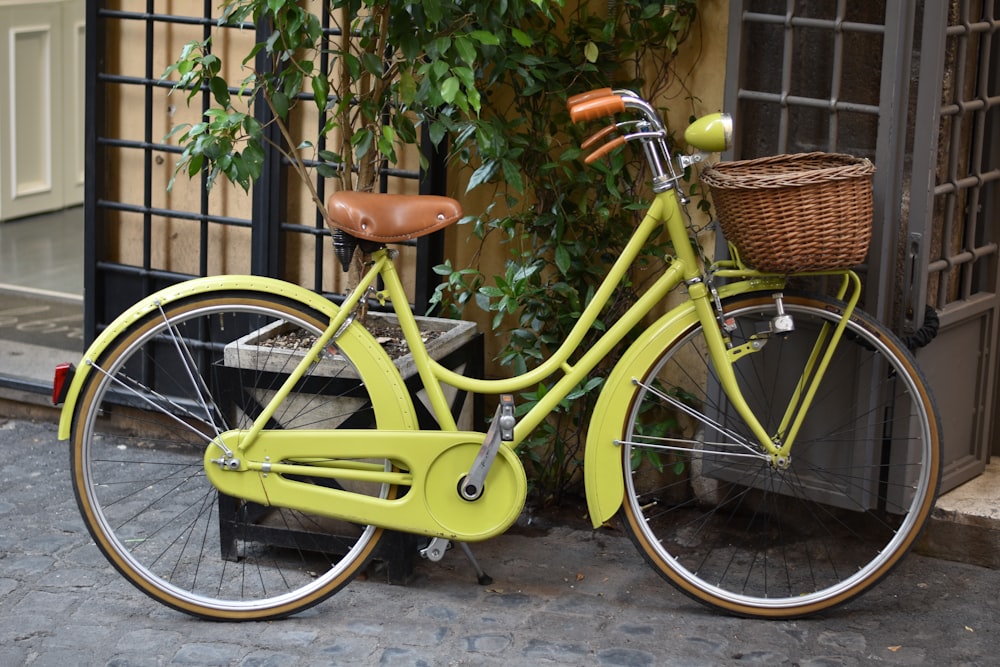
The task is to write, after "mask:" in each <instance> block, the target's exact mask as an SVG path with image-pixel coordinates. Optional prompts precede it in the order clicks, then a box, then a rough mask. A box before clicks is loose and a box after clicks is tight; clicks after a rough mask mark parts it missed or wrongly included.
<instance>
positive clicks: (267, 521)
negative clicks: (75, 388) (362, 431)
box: [71, 290, 406, 620]
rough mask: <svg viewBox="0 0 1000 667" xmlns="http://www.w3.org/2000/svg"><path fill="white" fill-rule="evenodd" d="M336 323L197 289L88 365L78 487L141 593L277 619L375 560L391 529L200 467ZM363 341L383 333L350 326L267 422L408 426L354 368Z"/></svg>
mask: <svg viewBox="0 0 1000 667" xmlns="http://www.w3.org/2000/svg"><path fill="white" fill-rule="evenodd" d="M330 308H331V311H332V309H333V308H334V307H333V306H332V305H331V306H330ZM329 321H330V315H329V313H326V314H324V313H322V312H319V311H317V310H315V309H313V308H311V307H309V306H307V305H306V304H303V303H301V302H300V301H298V300H296V299H293V298H286V297H280V296H277V295H273V294H269V293H266V292H258V291H252V290H232V291H222V292H206V293H196V294H194V295H192V296H189V297H186V298H183V299H180V300H177V301H173V302H170V303H167V304H165V305H163V306H161V307H160V309H159V310H154V311H153V312H151V313H149V314H148V315H146V316H145V317H143V318H142V319H139V320H138V321H136V322H135V323H134V324H133V325H131V326H130V327H129V328H128V329H127V330H125V331H124V332H123V333H121V334H120V335H119V336H118V337H117V338H115V339H114V340H113V341H112V342H111V343H110V344H109V345H108V346H107V347H106V348H105V350H104V352H103V353H101V355H100V356H99V358H97V359H94V360H93V367H92V368H91V369H90V371H89V376H88V378H87V380H86V383H85V385H84V386H83V388H82V390H81V393H80V397H79V399H78V401H77V405H76V412H75V415H74V419H73V426H72V431H71V459H72V461H71V462H72V469H73V482H74V490H75V492H76V497H77V501H78V504H79V506H80V510H81V513H82V515H83V519H84V521H85V522H86V524H87V527H88V528H89V530H90V532H91V534H92V535H93V537H94V540H95V542H96V543H97V545H98V547H100V549H101V550H102V551H103V552H104V554H105V555H106V556H107V558H108V559H109V560H110V561H111V563H112V564H113V565H114V566H115V567H116V568H117V569H118V570H119V571H120V572H121V573H122V574H123V575H124V576H125V577H126V578H127V579H128V580H129V581H131V582H132V583H133V584H135V585H136V586H137V587H138V588H140V589H141V590H142V591H144V592H145V593H147V594H149V595H150V596H152V597H153V598H155V599H157V600H159V601H160V602H162V603H164V604H166V605H168V606H170V607H173V608H175V609H179V610H181V611H184V612H187V613H190V614H193V615H196V616H201V617H205V618H211V619H218V620H260V619H269V618H276V617H280V616H286V615H288V614H292V613H294V612H297V611H300V610H302V609H305V608H307V607H309V606H311V605H314V604H316V603H318V602H319V601H321V600H323V599H324V598H326V597H327V596H329V595H331V594H332V593H334V592H335V591H337V590H339V589H340V588H341V587H342V586H344V585H345V584H347V583H348V582H349V581H350V580H351V578H352V577H353V576H354V574H355V573H356V572H357V571H358V569H359V568H360V567H362V566H363V565H364V564H365V562H366V560H367V559H368V558H369V557H370V556H371V555H372V552H373V550H374V549H375V546H376V544H377V543H378V541H379V537H380V536H381V534H382V531H381V529H379V528H376V527H374V526H368V525H360V524H356V523H352V522H347V521H333V520H330V519H327V518H323V517H321V516H317V515H314V514H309V513H307V512H299V511H293V510H288V509H283V508H274V507H264V506H261V505H257V504H254V503H251V502H247V501H244V500H240V499H238V498H231V497H227V496H223V495H221V494H219V492H218V491H217V490H216V489H215V487H214V486H213V485H212V484H211V483H210V482H209V480H208V478H207V477H206V474H205V468H204V464H203V456H204V453H205V449H206V446H208V445H209V443H210V442H211V441H212V440H213V439H214V438H215V437H216V436H218V435H219V434H220V433H223V432H225V431H227V430H229V429H237V428H247V427H248V426H249V425H250V423H251V422H252V421H253V420H254V419H255V418H256V417H257V416H258V415H260V414H261V411H262V410H263V408H264V406H265V405H266V404H267V403H268V401H269V400H270V399H271V397H272V396H273V395H274V392H275V390H276V388H277V387H278V386H279V385H280V384H281V382H283V381H284V380H285V379H286V378H287V377H288V373H289V372H290V370H291V369H292V368H293V367H294V365H295V363H297V362H298V360H299V359H301V358H302V356H301V355H302V352H303V351H304V350H307V349H308V348H309V346H310V345H311V344H312V342H313V340H314V336H316V335H318V334H319V333H321V332H322V331H323V330H324V329H325V328H326V326H327V324H328V323H329ZM366 345H375V342H374V340H371V337H370V336H367V338H366V336H365V335H364V334H363V332H360V331H357V330H356V329H355V328H354V327H352V328H351V329H349V330H348V331H347V332H346V333H345V334H344V335H343V336H342V337H341V339H340V340H338V342H337V348H336V349H335V350H334V349H332V348H328V352H329V354H328V355H325V356H324V358H323V359H322V360H321V361H320V362H319V363H315V364H313V365H312V366H311V367H310V369H309V371H308V374H307V375H306V376H305V377H304V378H302V380H301V381H300V382H299V384H298V385H296V387H295V389H294V390H293V393H292V394H291V395H290V396H289V397H288V398H287V399H286V400H285V401H284V402H283V403H282V404H281V406H280V407H279V409H278V410H277V411H276V412H275V413H274V415H273V417H272V418H271V420H270V422H269V423H268V425H267V428H272V429H296V428H309V429H318V428H329V429H332V428H375V427H378V426H383V427H389V428H403V427H404V425H405V423H406V421H405V418H404V417H402V416H401V411H403V410H404V408H403V407H401V406H400V405H399V404H398V403H397V402H395V401H393V400H391V399H390V398H388V397H391V396H393V395H396V393H397V392H395V391H393V389H392V388H391V387H389V386H387V385H386V382H389V381H388V380H386V375H385V374H383V375H382V376H381V377H362V373H361V372H359V370H358V364H357V363H356V362H357V360H358V359H359V358H360V357H361V356H363V355H366V354H370V353H369V352H368V351H367V350H366V349H365V346H366ZM375 375H377V374H375ZM376 398H378V400H373V399H376ZM314 463H315V462H314ZM368 463H369V464H375V465H379V466H382V467H384V468H385V469H389V467H390V464H389V463H388V462H387V461H384V460H382V461H370V462H368ZM304 479H305V478H304ZM311 479H313V480H317V478H315V477H314V478H311ZM313 483H326V484H337V482H333V481H326V482H324V481H322V480H318V481H314V482H313ZM348 484H351V483H348V482H343V486H341V487H340V488H344V487H346V486H347V485H348ZM348 490H350V491H354V492H357V493H364V494H369V495H373V496H377V497H391V496H390V494H392V493H394V492H395V489H394V488H393V487H390V486H388V485H384V484H376V483H360V482H359V483H353V484H351V488H349V489H348Z"/></svg>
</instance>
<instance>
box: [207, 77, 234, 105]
mask: <svg viewBox="0 0 1000 667" xmlns="http://www.w3.org/2000/svg"><path fill="white" fill-rule="evenodd" d="M208 87H209V89H210V90H211V91H212V96H213V97H214V98H215V101H216V102H217V103H218V105H219V106H221V107H222V108H223V109H228V108H229V84H227V83H226V80H225V79H223V78H222V77H221V76H213V77H212V78H211V79H209V81H208Z"/></svg>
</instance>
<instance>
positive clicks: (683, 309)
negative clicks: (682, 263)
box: [583, 278, 783, 528]
mask: <svg viewBox="0 0 1000 667" xmlns="http://www.w3.org/2000/svg"><path fill="white" fill-rule="evenodd" d="M782 285H783V282H782V281H781V280H780V279H777V278H774V279H771V278H755V279H752V280H743V281H739V282H736V283H732V284H730V285H724V286H722V287H720V288H719V290H718V292H719V296H720V297H722V298H725V297H730V296H734V295H737V294H744V293H746V292H752V291H760V290H765V289H767V290H770V289H776V290H779V289H781V287H782ZM697 322H698V315H697V313H695V309H694V303H693V302H691V301H685V302H684V303H682V304H681V305H679V306H677V307H676V308H674V309H673V310H671V311H670V312H668V313H667V314H665V315H663V316H662V317H661V318H660V319H658V320H657V321H656V322H654V323H653V324H652V325H651V326H650V327H649V328H648V329H646V330H645V331H644V332H643V333H642V335H640V336H639V338H638V339H637V340H636V341H635V342H634V343H633V344H632V345H631V346H630V347H629V348H628V350H626V351H625V354H623V355H622V358H621V359H620V360H619V361H618V363H617V364H616V365H615V367H614V369H612V371H611V375H609V376H608V379H607V381H606V382H605V383H604V388H603V389H602V390H601V395H600V396H599V397H598V399H597V404H596V405H595V406H594V412H593V415H592V416H591V419H590V427H589V431H588V433H587V447H586V450H585V452H584V465H583V476H584V483H585V486H586V492H587V509H588V512H589V514H590V520H591V522H592V523H593V525H594V528H598V527H599V526H601V525H602V524H604V523H605V522H606V521H607V520H608V519H610V518H611V517H612V516H613V515H614V513H615V512H617V511H618V508H619V507H621V504H622V500H623V499H624V497H625V477H624V468H623V465H622V452H621V445H619V444H618V442H619V441H620V440H621V439H622V437H623V435H624V433H623V430H624V428H625V421H626V419H627V416H628V412H629V410H630V409H631V408H632V397H633V394H634V393H635V386H634V385H633V383H632V380H633V378H638V377H641V376H642V375H643V374H644V373H645V372H646V371H647V370H648V369H649V366H650V364H652V363H653V362H654V361H655V360H657V359H659V358H660V355H661V354H663V351H664V349H666V347H667V345H668V344H669V343H670V342H671V341H673V340H674V339H675V338H676V337H677V336H679V335H681V334H682V333H683V332H684V331H686V330H687V329H688V328H689V327H691V326H693V325H695V324H696V323H697Z"/></svg>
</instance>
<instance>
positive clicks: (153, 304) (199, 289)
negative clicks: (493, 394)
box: [59, 275, 417, 440]
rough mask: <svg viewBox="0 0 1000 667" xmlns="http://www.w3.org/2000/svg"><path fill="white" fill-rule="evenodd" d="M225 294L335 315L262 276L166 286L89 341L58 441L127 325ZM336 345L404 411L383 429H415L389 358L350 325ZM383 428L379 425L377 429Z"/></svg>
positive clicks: (327, 304) (294, 288) (296, 289)
mask: <svg viewBox="0 0 1000 667" xmlns="http://www.w3.org/2000/svg"><path fill="white" fill-rule="evenodd" d="M229 290H245V291H251V292H260V293H266V294H274V295H278V296H283V297H287V298H289V299H292V300H294V301H298V302H300V303H302V304H303V305H305V306H308V307H310V308H312V309H314V310H317V311H319V312H321V313H323V314H324V315H326V316H328V317H330V318H331V319H332V318H333V317H335V316H336V315H337V313H338V312H339V307H338V306H337V305H336V304H334V303H332V302H331V301H329V300H328V299H326V298H324V297H322V296H320V295H319V294H316V293H315V292H311V291H309V290H307V289H305V288H304V287H300V286H298V285H294V284H292V283H288V282H285V281H282V280H276V279H274V278H265V277H261V276H230V275H225V276H211V277H208V278H195V279H193V280H188V281H185V282H182V283H178V284H176V285H172V286H170V287H167V288H165V289H163V290H160V291H159V292H156V293H155V294H152V295H150V296H148V297H146V298H145V299H143V300H141V301H139V302H138V303H136V304H135V305H133V306H132V307H130V308H129V309H128V310H126V311H125V312H123V313H122V314H121V315H119V316H118V317H117V318H115V320H114V321H113V322H112V323H111V324H110V325H108V327H107V328H106V329H105V330H104V331H102V332H101V334H100V335H99V336H98V337H97V338H96V339H95V340H94V342H93V343H92V344H91V345H90V347H89V348H88V349H87V351H86V352H84V354H83V358H82V360H81V361H80V363H79V364H78V366H77V369H76V373H75V374H74V376H73V380H72V382H71V384H70V386H69V389H68V390H67V391H66V398H65V402H64V403H63V408H62V413H61V415H60V419H59V439H60V440H67V439H68V438H69V436H70V429H71V427H72V423H73V415H74V414H75V412H76V403H77V401H78V400H79V397H80V392H81V391H82V389H83V387H84V385H85V383H86V381H87V378H88V377H90V374H91V373H92V372H94V370H93V366H92V364H93V362H94V361H95V360H97V359H99V358H100V357H101V355H102V354H103V353H104V351H105V350H106V349H107V347H108V346H109V345H110V344H111V342H112V341H113V340H115V338H117V337H118V336H120V335H121V334H122V333H123V332H125V331H126V330H127V329H128V328H129V327H130V326H132V325H133V324H135V323H136V322H138V321H139V320H141V319H142V318H143V317H145V316H146V315H148V314H149V313H151V312H153V311H155V310H157V309H159V308H160V307H161V306H162V305H165V304H169V303H173V302H175V301H179V300H181V299H184V298H187V297H190V296H193V295H195V294H204V293H211V292H222V291H229ZM338 344H339V345H340V346H341V347H343V348H344V351H345V352H347V354H348V355H349V356H350V357H351V359H352V361H355V362H356V364H357V366H358V370H359V371H360V373H361V374H362V376H363V377H364V378H365V380H366V382H369V383H370V384H371V385H372V388H373V393H374V394H375V395H377V396H395V398H396V400H397V401H398V402H399V403H400V406H401V407H402V408H403V409H402V411H401V417H400V418H399V419H398V422H399V423H396V424H394V425H391V426H390V425H388V424H386V425H385V426H384V427H385V428H396V429H414V428H417V419H416V416H415V413H414V409H413V401H412V399H411V398H410V394H409V392H408V391H407V390H406V386H405V384H404V382H403V379H402V377H401V376H400V374H399V371H398V370H397V369H396V367H395V366H394V365H393V363H392V361H391V360H390V359H389V357H388V355H387V354H386V353H385V350H383V349H382V347H381V346H380V345H379V344H378V343H377V342H375V339H374V338H372V336H371V335H370V334H369V333H368V332H367V331H366V330H365V329H364V328H363V327H362V326H361V325H359V324H356V323H355V324H352V325H351V326H350V327H348V328H347V330H345V331H344V333H343V334H341V337H340V338H339V339H338ZM381 426H383V425H382V424H380V427H381Z"/></svg>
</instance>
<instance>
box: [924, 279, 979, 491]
mask: <svg viewBox="0 0 1000 667" xmlns="http://www.w3.org/2000/svg"><path fill="white" fill-rule="evenodd" d="M992 305H993V304H992V299H991V298H990V295H980V296H978V297H977V298H973V299H971V300H970V301H969V302H968V303H964V304H960V305H959V304H951V305H949V306H947V307H946V308H945V309H944V310H943V311H942V313H941V330H940V332H939V333H938V336H937V338H936V339H934V341H933V342H932V343H931V344H930V345H928V346H927V347H925V348H923V349H922V350H920V351H919V353H918V355H917V359H918V361H919V362H920V366H921V368H922V369H923V370H924V373H926V375H927V378H928V381H929V383H930V386H931V389H932V391H934V395H935V399H936V401H937V406H938V413H939V414H940V416H941V425H942V428H943V430H944V464H945V468H944V477H943V479H942V486H941V492H942V493H944V492H946V491H949V490H951V489H953V488H955V487H956V486H958V485H959V484H962V483H964V482H966V481H968V480H970V479H972V478H973V477H975V476H976V475H979V474H980V473H982V471H983V470H984V469H985V467H986V461H987V459H988V452H989V438H990V434H991V431H992V421H993V411H994V409H995V406H994V396H993V389H994V383H995V378H994V368H995V364H994V363H992V355H991V347H992V344H993V342H992V341H993V339H994V336H995V333H994V326H995V323H994V321H993V319H994V311H993V309H992Z"/></svg>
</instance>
